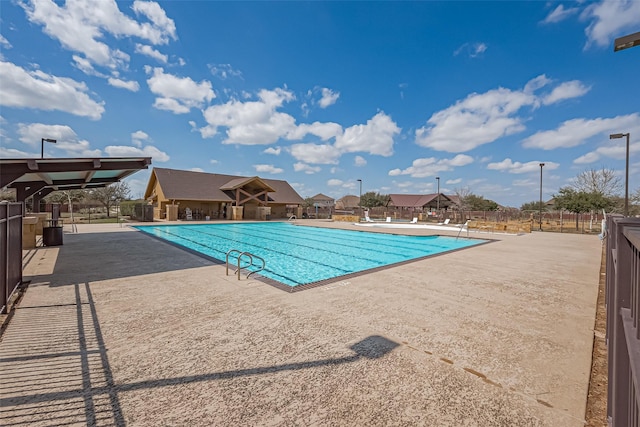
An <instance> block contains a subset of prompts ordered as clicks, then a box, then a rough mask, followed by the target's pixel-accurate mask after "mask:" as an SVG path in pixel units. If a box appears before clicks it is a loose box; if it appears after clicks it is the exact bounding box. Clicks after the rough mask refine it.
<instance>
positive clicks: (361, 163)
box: [353, 156, 367, 167]
mask: <svg viewBox="0 0 640 427" xmlns="http://www.w3.org/2000/svg"><path fill="white" fill-rule="evenodd" d="M353 164H354V165H355V166H357V167H362V166H366V165H367V160H366V159H365V158H364V157H362V156H356V157H355V159H354V160H353Z"/></svg>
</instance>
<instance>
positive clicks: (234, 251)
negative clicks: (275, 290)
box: [226, 249, 266, 280]
mask: <svg viewBox="0 0 640 427" xmlns="http://www.w3.org/2000/svg"><path fill="white" fill-rule="evenodd" d="M232 253H237V254H238V257H237V268H236V271H234V272H233V274H237V275H238V280H240V270H242V269H243V268H248V267H251V266H252V265H254V263H253V259H254V258H256V259H259V260H260V261H262V267H260V268H258V269H257V270H255V271H249V273H247V279H248V278H249V276H251V275H252V274H253V273H258V272H260V271H262V270H264V268H265V267H266V263H265V261H264V259H263V258H261V257H259V256H258V255H254V254H252V253H251V252H240V251H239V250H238V249H230V250H229V251H228V252H227V256H226V275H227V276H228V275H229V256H231V254H232ZM243 256H246V257H249V263H248V264H247V265H246V266H244V267H241V266H240V263H241V262H242V257H243Z"/></svg>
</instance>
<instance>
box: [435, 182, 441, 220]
mask: <svg viewBox="0 0 640 427" xmlns="http://www.w3.org/2000/svg"><path fill="white" fill-rule="evenodd" d="M436 181H437V182H438V195H437V196H436V197H437V199H436V200H437V201H436V212H438V218H439V217H440V177H439V176H436Z"/></svg>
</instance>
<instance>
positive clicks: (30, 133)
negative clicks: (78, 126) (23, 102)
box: [17, 123, 78, 147]
mask: <svg viewBox="0 0 640 427" xmlns="http://www.w3.org/2000/svg"><path fill="white" fill-rule="evenodd" d="M17 132H18V135H20V138H19V140H20V141H21V142H24V143H25V144H28V145H32V146H34V147H36V146H37V147H40V144H41V143H42V138H50V139H55V140H57V141H58V142H62V141H64V140H71V141H75V140H77V139H78V135H76V133H75V132H74V131H73V129H71V128H70V127H69V126H65V125H46V124H44V123H30V124H26V123H18V130H17Z"/></svg>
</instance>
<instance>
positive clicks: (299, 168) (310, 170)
mask: <svg viewBox="0 0 640 427" xmlns="http://www.w3.org/2000/svg"><path fill="white" fill-rule="evenodd" d="M293 170H294V171H296V172H304V173H306V174H307V175H312V174H314V173H318V172H320V171H321V170H322V168H320V166H310V165H307V164H305V163H300V162H298V163H294V165H293Z"/></svg>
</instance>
